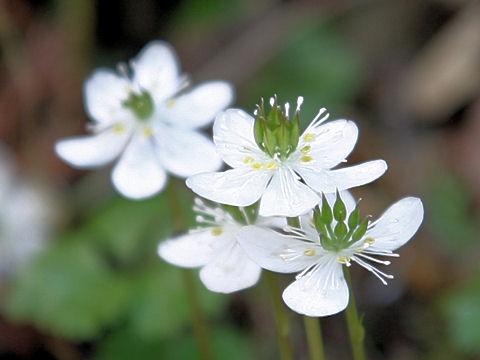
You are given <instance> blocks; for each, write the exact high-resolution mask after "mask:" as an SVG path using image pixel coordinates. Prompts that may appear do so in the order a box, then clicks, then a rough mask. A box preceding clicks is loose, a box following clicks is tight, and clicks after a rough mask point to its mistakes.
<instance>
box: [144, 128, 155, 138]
mask: <svg viewBox="0 0 480 360" xmlns="http://www.w3.org/2000/svg"><path fill="white" fill-rule="evenodd" d="M143 135H145V137H147V138H150V137H152V136H153V129H152V127H151V126H145V127H144V128H143Z"/></svg>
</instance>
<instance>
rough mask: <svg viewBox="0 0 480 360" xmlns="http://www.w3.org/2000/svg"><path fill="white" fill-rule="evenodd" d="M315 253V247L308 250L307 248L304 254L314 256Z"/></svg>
mask: <svg viewBox="0 0 480 360" xmlns="http://www.w3.org/2000/svg"><path fill="white" fill-rule="evenodd" d="M315 254H316V252H315V250H313V249H308V250H305V251H304V252H303V255H305V256H313V255H315Z"/></svg>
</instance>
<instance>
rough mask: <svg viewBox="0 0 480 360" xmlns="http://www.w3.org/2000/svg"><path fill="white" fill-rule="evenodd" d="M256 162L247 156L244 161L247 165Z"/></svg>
mask: <svg viewBox="0 0 480 360" xmlns="http://www.w3.org/2000/svg"><path fill="white" fill-rule="evenodd" d="M254 161H255V159H254V158H252V157H251V156H247V157H246V158H245V160H243V162H244V163H245V164H251V163H252V162H254Z"/></svg>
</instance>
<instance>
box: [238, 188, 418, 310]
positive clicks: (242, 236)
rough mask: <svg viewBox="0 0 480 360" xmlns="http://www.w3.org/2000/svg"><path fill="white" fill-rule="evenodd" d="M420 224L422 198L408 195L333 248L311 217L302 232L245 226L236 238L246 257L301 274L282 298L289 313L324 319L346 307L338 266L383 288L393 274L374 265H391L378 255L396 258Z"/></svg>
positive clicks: (345, 288) (346, 296)
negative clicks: (354, 269)
mask: <svg viewBox="0 0 480 360" xmlns="http://www.w3.org/2000/svg"><path fill="white" fill-rule="evenodd" d="M330 199H331V198H330ZM330 199H329V200H330ZM332 202H333V201H332ZM350 203H352V201H350ZM346 204H347V211H348V210H350V211H348V213H351V211H352V210H353V209H348V202H346ZM353 204H354V202H353ZM347 218H348V214H347ZM422 220H423V205H422V202H421V200H420V199H418V198H414V197H407V198H404V199H402V200H400V201H397V202H396V203H395V204H393V205H392V206H391V207H390V208H388V209H387V211H386V212H385V213H384V214H383V215H382V216H381V217H380V218H379V219H378V220H377V221H375V222H373V223H371V224H370V225H369V226H368V228H365V230H366V231H362V235H361V237H360V238H359V239H358V240H355V239H352V237H353V238H354V237H355V235H353V236H352V233H347V234H345V235H343V236H342V237H341V238H340V240H341V241H340V242H337V243H336V244H334V245H335V246H330V247H329V246H326V245H325V244H326V241H325V240H324V239H322V237H323V236H324V235H319V234H318V232H317V230H316V229H315V226H314V225H313V223H314V221H315V220H313V219H312V218H311V217H310V218H307V217H304V218H303V219H302V226H301V228H291V227H289V228H287V230H288V231H289V232H290V234H282V233H279V232H275V231H272V230H267V229H261V228H258V227H256V226H247V227H244V228H243V229H241V230H240V232H239V235H238V236H237V239H238V242H239V243H240V245H241V246H242V248H243V249H244V250H245V252H246V253H247V254H248V256H250V258H251V259H252V260H254V261H255V262H256V263H257V264H259V265H260V266H261V267H262V268H265V269H268V270H271V271H276V272H280V273H293V272H300V273H299V274H298V275H297V276H296V280H295V281H294V282H293V283H292V284H290V285H289V286H288V287H287V288H286V289H285V291H284V292H283V300H284V301H285V303H286V304H287V305H288V306H289V307H290V308H291V309H292V310H294V311H296V312H298V313H300V314H304V315H307V316H327V315H333V314H336V313H338V312H340V311H342V310H343V309H345V308H346V307H347V305H348V301H349V290H348V285H347V283H346V281H345V278H344V275H343V268H342V266H343V265H346V266H350V265H351V263H357V264H358V265H360V266H362V267H363V268H365V269H366V270H368V271H370V272H371V273H372V274H374V275H375V276H376V277H377V278H378V279H380V281H382V283H383V284H385V285H386V284H387V282H386V281H385V279H391V278H393V276H392V275H389V274H386V273H384V272H382V271H381V270H379V269H377V268H376V267H375V266H374V265H373V264H381V265H389V264H390V261H384V260H380V259H377V258H376V256H386V257H397V256H399V255H398V254H396V253H394V252H393V251H395V250H396V249H398V248H399V247H401V246H402V245H404V244H405V243H406V242H408V241H409V240H410V239H411V238H412V237H413V235H414V234H415V233H416V232H417V230H418V228H419V227H420V224H421V223H422ZM333 222H334V223H335V220H333ZM332 228H335V230H332V229H330V230H329V231H330V232H331V233H332V236H333V237H332V239H333V238H334V237H335V235H334V234H333V232H334V231H335V232H336V227H333V226H332ZM352 232H353V231H352ZM337 241H338V240H337ZM329 244H330V245H331V244H332V242H329ZM335 247H336V248H335Z"/></svg>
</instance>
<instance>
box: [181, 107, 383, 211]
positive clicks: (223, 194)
mask: <svg viewBox="0 0 480 360" xmlns="http://www.w3.org/2000/svg"><path fill="white" fill-rule="evenodd" d="M302 102H303V98H302V97H299V98H298V101H297V108H296V111H295V112H294V115H293V119H292V120H290V118H289V104H288V103H287V104H285V111H282V108H281V107H280V106H279V105H278V104H277V99H276V97H274V98H271V99H270V105H271V107H272V109H271V110H270V111H269V113H268V114H267V113H266V112H265V107H264V104H263V102H262V103H261V104H260V105H257V109H256V111H255V118H254V117H252V116H250V115H249V114H247V113H246V112H244V111H242V110H238V109H228V110H226V111H224V112H222V113H220V114H219V115H217V117H216V119H215V123H214V126H213V134H214V135H213V139H214V142H215V145H216V147H217V151H218V153H219V154H220V156H221V157H222V158H223V160H224V161H225V162H226V163H227V164H228V165H230V166H231V167H232V168H233V169H230V170H227V171H224V172H210V173H208V172H206V173H200V174H197V175H194V176H191V177H189V178H188V179H187V182H186V183H187V186H189V187H190V188H191V189H192V190H193V191H194V192H195V193H197V194H198V195H200V196H202V197H204V198H206V199H209V200H212V201H215V202H218V203H222V204H228V205H234V206H249V205H251V204H253V203H255V202H256V201H258V200H259V199H261V200H260V209H259V213H260V215H262V216H274V215H282V216H298V215H302V214H305V213H306V212H308V211H309V210H310V209H312V208H313V207H314V206H315V205H316V204H317V203H318V202H319V201H320V198H319V196H318V195H317V193H334V192H335V191H336V190H337V189H338V190H345V189H349V188H351V187H355V186H360V185H364V184H367V183H369V182H371V181H373V180H375V179H377V178H378V177H380V176H381V175H382V174H383V173H384V172H385V171H386V169H387V164H386V163H385V161H383V160H373V161H369V162H365V163H363V164H359V165H356V166H351V167H345V168H341V169H335V170H330V169H331V168H333V167H335V166H337V165H338V164H340V163H341V162H344V161H346V160H345V158H346V157H347V156H348V154H350V152H351V151H352V150H353V148H354V146H355V143H356V142H357V136H358V129H357V126H356V125H355V123H353V122H352V121H348V120H335V121H330V122H325V121H326V120H327V118H328V114H327V113H326V110H325V109H321V110H320V112H319V113H318V115H317V116H316V117H315V118H314V119H313V121H312V122H311V124H310V125H309V126H308V127H307V129H306V130H305V131H304V132H303V133H302V134H301V135H300V129H299V112H300V106H301V104H302Z"/></svg>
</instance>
